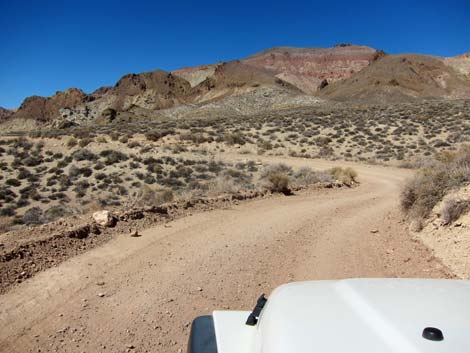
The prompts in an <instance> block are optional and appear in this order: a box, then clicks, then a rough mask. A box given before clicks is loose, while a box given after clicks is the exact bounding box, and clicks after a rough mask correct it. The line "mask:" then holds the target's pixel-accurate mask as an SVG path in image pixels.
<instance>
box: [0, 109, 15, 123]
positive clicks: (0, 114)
mask: <svg viewBox="0 0 470 353" xmlns="http://www.w3.org/2000/svg"><path fill="white" fill-rule="evenodd" d="M11 114H13V112H12V111H11V110H8V109H5V108H3V107H0V122H1V121H3V120H6V119H8V118H9V117H10V115H11Z"/></svg>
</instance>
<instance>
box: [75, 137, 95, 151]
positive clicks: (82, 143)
mask: <svg viewBox="0 0 470 353" xmlns="http://www.w3.org/2000/svg"><path fill="white" fill-rule="evenodd" d="M91 142H93V139H92V138H89V137H85V138H82V139H81V140H80V142H79V143H78V145H79V146H80V147H82V148H83V147H85V146H88V145H89V144H90V143H91Z"/></svg>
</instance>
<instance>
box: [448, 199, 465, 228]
mask: <svg viewBox="0 0 470 353" xmlns="http://www.w3.org/2000/svg"><path fill="white" fill-rule="evenodd" d="M469 211H470V200H459V199H455V198H452V199H449V200H447V201H446V202H445V203H444V205H443V207H442V210H441V218H442V220H443V221H444V222H445V224H451V223H453V222H455V221H456V220H458V219H459V218H460V216H462V215H464V214H466V213H467V212H469Z"/></svg>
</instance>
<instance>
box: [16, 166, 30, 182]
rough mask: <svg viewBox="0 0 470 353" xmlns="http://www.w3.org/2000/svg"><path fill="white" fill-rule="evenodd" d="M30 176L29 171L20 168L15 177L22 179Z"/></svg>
mask: <svg viewBox="0 0 470 353" xmlns="http://www.w3.org/2000/svg"><path fill="white" fill-rule="evenodd" d="M30 176H31V172H30V171H29V170H27V169H24V168H22V169H20V170H19V172H18V176H17V178H18V179H20V180H23V179H27V178H29V177H30Z"/></svg>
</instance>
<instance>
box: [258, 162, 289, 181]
mask: <svg viewBox="0 0 470 353" xmlns="http://www.w3.org/2000/svg"><path fill="white" fill-rule="evenodd" d="M275 173H279V174H286V175H291V174H292V167H290V166H288V165H287V164H284V163H278V164H272V165H269V166H266V167H265V168H264V169H263V171H262V172H261V176H260V177H261V179H266V178H267V177H269V175H271V174H275Z"/></svg>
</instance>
